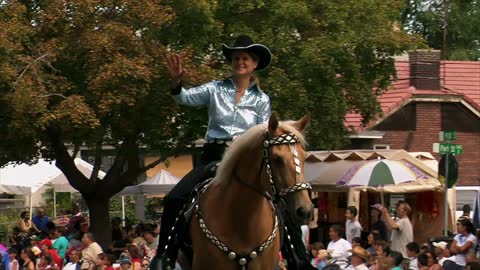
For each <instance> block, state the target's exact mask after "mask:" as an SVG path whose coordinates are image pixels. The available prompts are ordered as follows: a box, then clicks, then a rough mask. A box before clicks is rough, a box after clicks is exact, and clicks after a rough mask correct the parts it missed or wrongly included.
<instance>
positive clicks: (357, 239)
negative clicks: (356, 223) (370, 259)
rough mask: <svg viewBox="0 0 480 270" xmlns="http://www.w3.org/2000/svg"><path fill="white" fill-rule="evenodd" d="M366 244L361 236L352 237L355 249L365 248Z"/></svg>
mask: <svg viewBox="0 0 480 270" xmlns="http://www.w3.org/2000/svg"><path fill="white" fill-rule="evenodd" d="M364 246H365V241H363V239H362V238H360V237H354V238H353V239H352V249H353V248H354V247H361V248H364Z"/></svg>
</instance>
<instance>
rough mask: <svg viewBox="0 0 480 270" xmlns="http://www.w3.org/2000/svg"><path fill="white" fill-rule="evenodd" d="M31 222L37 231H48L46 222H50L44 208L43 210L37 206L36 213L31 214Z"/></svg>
mask: <svg viewBox="0 0 480 270" xmlns="http://www.w3.org/2000/svg"><path fill="white" fill-rule="evenodd" d="M32 222H33V223H34V224H35V226H36V227H37V229H38V230H39V231H41V232H44V233H48V227H47V224H48V223H49V222H50V219H49V218H48V216H47V215H45V210H43V208H38V210H37V215H35V216H33V218H32Z"/></svg>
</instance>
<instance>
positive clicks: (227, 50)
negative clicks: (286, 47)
mask: <svg viewBox="0 0 480 270" xmlns="http://www.w3.org/2000/svg"><path fill="white" fill-rule="evenodd" d="M238 50H244V51H250V52H253V53H254V54H255V55H256V56H258V65H257V68H255V69H256V70H262V69H265V68H266V67H268V65H270V62H271V61H272V54H271V53H270V50H269V49H268V48H267V47H266V46H265V45H262V44H257V43H254V42H253V40H252V39H251V38H250V37H249V36H246V35H242V36H238V37H237V39H236V40H235V43H233V46H231V47H230V46H228V45H226V44H225V43H224V44H223V45H222V52H223V55H224V56H225V58H227V60H228V62H232V53H233V52H234V51H238Z"/></svg>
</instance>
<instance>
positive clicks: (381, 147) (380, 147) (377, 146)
mask: <svg viewBox="0 0 480 270" xmlns="http://www.w3.org/2000/svg"><path fill="white" fill-rule="evenodd" d="M389 149H390V144H374V145H373V150H389Z"/></svg>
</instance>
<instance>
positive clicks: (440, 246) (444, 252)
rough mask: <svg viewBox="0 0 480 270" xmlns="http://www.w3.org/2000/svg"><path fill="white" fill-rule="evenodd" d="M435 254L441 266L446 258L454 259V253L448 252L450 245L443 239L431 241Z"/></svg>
mask: <svg viewBox="0 0 480 270" xmlns="http://www.w3.org/2000/svg"><path fill="white" fill-rule="evenodd" d="M432 244H433V247H434V252H435V256H437V260H438V264H440V265H441V266H443V263H444V262H445V261H446V260H450V261H455V255H451V254H450V245H449V244H448V243H447V242H445V241H440V242H433V243H432Z"/></svg>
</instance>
